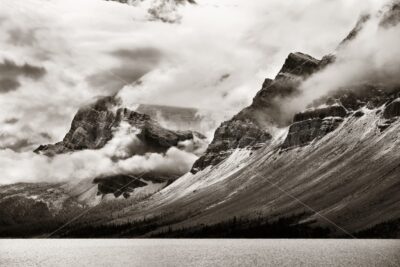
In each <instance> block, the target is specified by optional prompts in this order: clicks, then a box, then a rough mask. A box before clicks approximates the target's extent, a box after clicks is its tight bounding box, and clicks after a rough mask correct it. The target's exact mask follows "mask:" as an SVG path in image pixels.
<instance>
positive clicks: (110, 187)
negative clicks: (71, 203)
mask: <svg viewBox="0 0 400 267" xmlns="http://www.w3.org/2000/svg"><path fill="white" fill-rule="evenodd" d="M93 183H95V184H98V191H97V195H107V194H114V196H115V197H119V196H121V195H123V196H124V197H125V198H128V197H129V194H130V193H132V192H133V190H134V189H135V188H139V187H144V186H146V185H147V183H145V182H144V181H142V180H141V179H139V178H137V177H134V176H130V175H114V176H107V177H101V178H96V179H94V180H93Z"/></svg>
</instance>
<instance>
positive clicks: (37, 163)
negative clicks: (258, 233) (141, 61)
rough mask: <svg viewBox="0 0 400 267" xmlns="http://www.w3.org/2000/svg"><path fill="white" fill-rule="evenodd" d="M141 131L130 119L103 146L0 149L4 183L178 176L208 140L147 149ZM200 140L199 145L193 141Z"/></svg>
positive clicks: (186, 168)
mask: <svg viewBox="0 0 400 267" xmlns="http://www.w3.org/2000/svg"><path fill="white" fill-rule="evenodd" d="M138 133H139V131H138V130H137V129H136V128H135V127H132V126H130V125H129V124H127V123H122V124H121V126H120V127H119V128H117V129H115V132H114V135H113V139H112V140H110V141H109V142H108V143H107V144H106V146H105V147H103V148H102V149H100V150H83V151H77V152H72V153H67V154H60V155H55V156H54V157H47V156H45V155H40V154H36V153H33V152H20V153H18V152H16V151H13V150H11V149H4V150H0V169H1V170H2V177H1V179H0V184H11V183H18V182H51V183H57V182H71V181H77V180H80V179H88V178H95V177H104V176H108V175H114V174H127V175H133V174H143V173H152V174H153V175H156V176H157V175H158V177H155V178H163V177H176V176H179V175H182V174H184V173H186V172H188V171H189V170H190V168H191V167H192V165H193V163H194V162H195V161H196V160H197V158H198V155H196V154H197V152H198V150H199V149H203V150H204V149H205V147H206V143H204V142H196V141H188V142H184V143H181V144H180V145H179V148H178V147H171V148H170V149H168V150H167V151H166V152H165V153H143V152H144V148H145V145H144V144H143V143H142V142H141V141H140V140H139V139H138V138H137V134H138ZM192 142H196V144H195V145H193V144H191V143H192Z"/></svg>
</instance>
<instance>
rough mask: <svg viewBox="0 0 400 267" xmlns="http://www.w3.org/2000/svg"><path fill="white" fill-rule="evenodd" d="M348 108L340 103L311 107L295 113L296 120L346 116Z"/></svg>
mask: <svg viewBox="0 0 400 267" xmlns="http://www.w3.org/2000/svg"><path fill="white" fill-rule="evenodd" d="M346 115H347V110H346V109H345V108H344V107H343V106H342V105H340V104H336V105H331V106H325V107H320V108H314V109H309V110H306V111H304V112H299V113H297V114H296V115H294V119H293V121H294V122H299V121H305V120H310V119H324V118H326V117H342V118H343V117H345V116H346Z"/></svg>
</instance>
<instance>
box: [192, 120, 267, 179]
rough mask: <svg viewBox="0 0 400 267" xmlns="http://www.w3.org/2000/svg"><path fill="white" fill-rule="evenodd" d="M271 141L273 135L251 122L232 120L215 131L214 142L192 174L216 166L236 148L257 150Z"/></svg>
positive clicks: (194, 167) (195, 164) (198, 161)
mask: <svg viewBox="0 0 400 267" xmlns="http://www.w3.org/2000/svg"><path fill="white" fill-rule="evenodd" d="M270 139H271V135H270V134H269V133H267V132H266V131H264V130H262V129H260V128H259V127H258V126H257V125H256V124H254V123H253V122H252V121H250V120H244V121H243V120H235V119H233V120H230V121H227V122H224V123H222V124H221V126H220V127H219V128H218V129H217V130H216V131H215V137H214V140H213V142H212V143H211V144H210V145H209V147H208V148H207V151H206V153H205V155H203V156H202V157H201V158H200V159H199V160H197V161H196V162H195V163H194V165H193V168H192V173H196V172H198V171H200V170H203V169H205V168H206V167H207V166H214V165H217V164H218V163H220V162H221V161H223V160H224V159H226V158H227V157H228V156H229V155H230V154H232V152H233V150H234V149H236V148H250V149H257V148H259V147H261V146H263V145H264V144H265V143H266V142H268V141H269V140H270Z"/></svg>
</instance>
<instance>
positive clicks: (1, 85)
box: [0, 59, 46, 93]
mask: <svg viewBox="0 0 400 267" xmlns="http://www.w3.org/2000/svg"><path fill="white" fill-rule="evenodd" d="M45 74H46V70H45V69H44V68H43V67H37V66H34V65H30V64H28V63H25V64H23V65H17V64H16V63H15V62H13V61H11V60H8V59H5V60H4V61H3V62H1V63H0V93H7V92H10V91H14V90H16V89H17V88H18V87H20V86H21V83H20V82H19V81H18V79H19V78H20V77H27V78H30V79H33V80H38V79H40V78H42V77H43V76H44V75H45Z"/></svg>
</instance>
